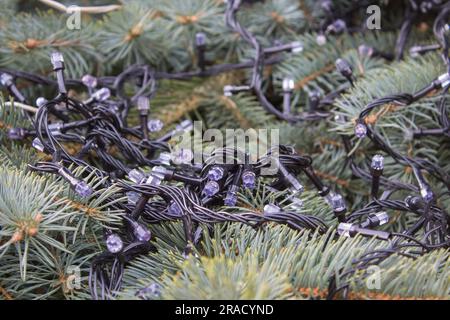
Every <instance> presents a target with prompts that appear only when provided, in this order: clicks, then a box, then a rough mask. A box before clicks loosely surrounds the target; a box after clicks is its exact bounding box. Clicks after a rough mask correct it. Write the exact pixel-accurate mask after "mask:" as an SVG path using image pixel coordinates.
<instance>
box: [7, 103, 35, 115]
mask: <svg viewBox="0 0 450 320" xmlns="http://www.w3.org/2000/svg"><path fill="white" fill-rule="evenodd" d="M4 105H5V106H6V107H18V108H22V109H24V110H26V111H30V112H34V113H36V112H37V110H38V109H37V108H35V107H32V106H29V105H27V104H24V103H20V102H10V101H5V103H4Z"/></svg>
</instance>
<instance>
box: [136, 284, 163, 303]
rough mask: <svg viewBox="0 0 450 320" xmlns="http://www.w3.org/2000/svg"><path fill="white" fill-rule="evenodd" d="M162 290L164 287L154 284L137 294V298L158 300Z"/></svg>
mask: <svg viewBox="0 0 450 320" xmlns="http://www.w3.org/2000/svg"><path fill="white" fill-rule="evenodd" d="M161 290H162V287H161V286H160V285H159V284H157V283H152V284H151V285H149V286H148V287H145V288H142V289H140V290H139V291H138V292H136V296H137V297H138V298H140V299H148V298H150V299H151V298H158V297H159V296H160V295H161Z"/></svg>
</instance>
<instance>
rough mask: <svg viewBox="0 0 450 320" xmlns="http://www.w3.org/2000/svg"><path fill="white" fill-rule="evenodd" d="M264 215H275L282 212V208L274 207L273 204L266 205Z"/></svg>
mask: <svg viewBox="0 0 450 320" xmlns="http://www.w3.org/2000/svg"><path fill="white" fill-rule="evenodd" d="M263 212H264V214H274V213H279V212H281V209H280V207H278V206H277V205H274V204H273V203H269V204H266V205H265V206H264V209H263Z"/></svg>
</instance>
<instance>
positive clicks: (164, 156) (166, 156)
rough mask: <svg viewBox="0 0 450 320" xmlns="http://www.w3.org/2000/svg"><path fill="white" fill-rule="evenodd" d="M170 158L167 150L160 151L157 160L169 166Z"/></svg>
mask: <svg viewBox="0 0 450 320" xmlns="http://www.w3.org/2000/svg"><path fill="white" fill-rule="evenodd" d="M171 160H172V155H171V154H170V153H168V152H161V153H160V154H159V157H158V161H159V162H160V163H161V164H163V165H165V166H170V161H171Z"/></svg>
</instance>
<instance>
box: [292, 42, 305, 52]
mask: <svg viewBox="0 0 450 320" xmlns="http://www.w3.org/2000/svg"><path fill="white" fill-rule="evenodd" d="M302 51H303V44H302V43H301V42H300V41H294V42H292V43H291V52H292V53H300V52H302Z"/></svg>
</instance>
